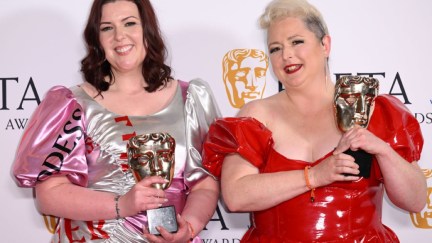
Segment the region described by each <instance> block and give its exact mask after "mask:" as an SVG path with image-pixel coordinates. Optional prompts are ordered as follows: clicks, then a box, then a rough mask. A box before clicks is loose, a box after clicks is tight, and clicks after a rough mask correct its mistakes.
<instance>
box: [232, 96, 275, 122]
mask: <svg viewBox="0 0 432 243" xmlns="http://www.w3.org/2000/svg"><path fill="white" fill-rule="evenodd" d="M279 97H280V93H278V94H275V95H272V96H269V97H267V98H264V99H259V100H253V101H250V102H248V103H246V104H245V105H244V106H243V107H242V108H241V109H240V111H239V112H238V114H237V116H238V117H252V118H255V119H257V120H258V121H260V122H261V123H262V124H264V125H265V126H267V125H268V124H269V123H270V121H271V119H272V117H273V114H274V112H277V109H278V107H279V105H278V103H279V100H280V98H279Z"/></svg>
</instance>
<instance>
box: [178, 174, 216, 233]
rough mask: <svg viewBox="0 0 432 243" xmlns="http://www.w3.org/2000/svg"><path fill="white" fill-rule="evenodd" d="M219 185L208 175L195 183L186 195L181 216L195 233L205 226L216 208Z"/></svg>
mask: <svg viewBox="0 0 432 243" xmlns="http://www.w3.org/2000/svg"><path fill="white" fill-rule="evenodd" d="M218 199H219V185H218V183H217V182H216V181H215V180H214V179H213V178H212V177H210V176H208V177H206V178H205V179H203V180H202V181H200V182H198V183H197V184H195V186H194V187H193V188H192V190H191V192H190V193H189V195H188V199H187V201H186V206H185V208H184V209H183V213H182V217H183V218H184V219H186V221H188V222H189V223H190V224H191V226H192V228H193V230H194V233H195V235H194V236H196V235H198V234H199V232H201V230H202V229H203V228H204V227H205V226H206V224H207V223H208V221H209V220H210V219H211V217H212V216H213V213H214V212H215V210H216V206H217V201H218Z"/></svg>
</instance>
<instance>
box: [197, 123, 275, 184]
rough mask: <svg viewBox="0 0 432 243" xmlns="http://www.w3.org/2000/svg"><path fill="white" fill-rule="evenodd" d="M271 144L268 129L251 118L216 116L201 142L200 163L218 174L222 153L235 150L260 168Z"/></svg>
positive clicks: (224, 154) (225, 154) (219, 174)
mask: <svg viewBox="0 0 432 243" xmlns="http://www.w3.org/2000/svg"><path fill="white" fill-rule="evenodd" d="M272 145H273V139H272V137H271V132H270V130H268V129H267V128H266V127H265V126H264V125H263V124H262V123H260V122H259V121H257V120H256V119H254V118H250V117H240V118H232V117H231V118H221V119H217V120H216V121H215V122H214V123H213V124H212V125H211V126H210V128H209V132H208V134H207V138H206V140H205V142H204V145H203V166H204V168H206V169H207V170H208V171H209V172H210V173H212V174H213V175H214V176H216V177H218V178H220V176H221V169H222V164H223V160H224V158H225V156H227V155H228V154H232V153H238V154H239V155H240V156H242V157H243V158H244V159H246V160H247V161H249V162H250V163H251V164H252V165H254V166H255V167H258V168H261V167H262V166H264V165H265V161H266V157H267V154H268V151H269V149H270V148H271V147H272Z"/></svg>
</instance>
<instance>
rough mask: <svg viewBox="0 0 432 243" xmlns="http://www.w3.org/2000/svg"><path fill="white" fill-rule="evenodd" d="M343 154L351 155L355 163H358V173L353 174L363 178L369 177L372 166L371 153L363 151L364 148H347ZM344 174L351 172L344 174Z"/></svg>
mask: <svg viewBox="0 0 432 243" xmlns="http://www.w3.org/2000/svg"><path fill="white" fill-rule="evenodd" d="M344 154H348V155H351V156H352V157H354V159H355V163H356V164H358V165H359V170H360V174H358V175H353V176H360V177H364V178H369V176H370V171H371V166H372V154H369V153H367V152H365V151H364V150H357V151H352V150H351V149H348V150H347V151H345V152H344ZM344 175H346V176H348V175H352V174H344Z"/></svg>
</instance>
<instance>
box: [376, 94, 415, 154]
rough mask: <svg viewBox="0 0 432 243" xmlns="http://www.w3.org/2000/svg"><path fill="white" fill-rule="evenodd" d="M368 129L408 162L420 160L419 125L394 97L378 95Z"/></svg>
mask: <svg viewBox="0 0 432 243" xmlns="http://www.w3.org/2000/svg"><path fill="white" fill-rule="evenodd" d="M368 129H369V130H370V131H371V132H372V133H374V134H375V135H376V136H378V137H380V138H381V139H382V140H384V141H386V142H387V143H388V144H389V145H390V146H391V147H392V148H393V149H394V150H395V151H396V152H397V153H398V154H399V155H401V156H402V157H403V158H404V159H405V160H407V161H408V162H413V161H418V160H420V154H421V151H422V148H423V136H422V133H421V130H420V124H419V123H418V121H417V120H416V118H415V117H414V116H413V115H412V113H411V112H410V111H409V110H408V108H407V107H406V106H405V105H404V104H403V103H402V102H401V101H400V100H399V99H397V98H396V97H393V96H391V95H379V96H378V97H377V98H376V99H375V108H374V111H373V114H372V117H371V120H370V124H369V126H368Z"/></svg>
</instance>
